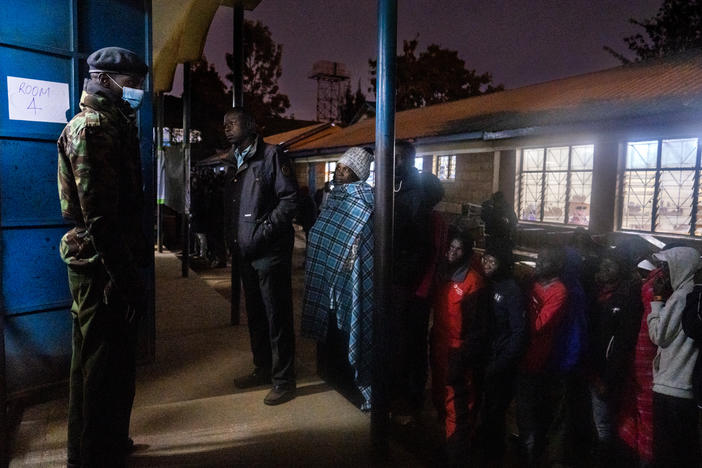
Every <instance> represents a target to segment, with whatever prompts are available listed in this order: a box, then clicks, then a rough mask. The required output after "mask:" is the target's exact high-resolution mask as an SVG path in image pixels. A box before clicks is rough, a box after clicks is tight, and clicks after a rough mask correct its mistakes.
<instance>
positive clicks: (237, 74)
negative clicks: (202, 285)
mask: <svg viewBox="0 0 702 468" xmlns="http://www.w3.org/2000/svg"><path fill="white" fill-rule="evenodd" d="M232 61H233V64H232V65H233V67H232V72H233V74H234V77H233V79H232V107H244V5H243V3H242V2H240V1H237V2H236V3H235V4H234V34H233V36H232ZM236 249H237V247H235V246H234V247H232V281H231V288H232V291H231V292H232V299H231V304H230V311H229V315H230V319H229V322H230V323H231V324H232V325H239V323H240V321H241V320H240V313H241V311H240V310H239V302H240V300H241V277H240V275H239V261H238V256H237V252H236Z"/></svg>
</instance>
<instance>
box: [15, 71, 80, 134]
mask: <svg viewBox="0 0 702 468" xmlns="http://www.w3.org/2000/svg"><path fill="white" fill-rule="evenodd" d="M7 103H8V105H9V107H10V119H11V120H31V121H34V122H56V123H66V111H67V110H68V108H69V107H70V104H69V94H68V83H58V82H56V81H42V80H32V79H30V78H18V77H16V76H8V77H7Z"/></svg>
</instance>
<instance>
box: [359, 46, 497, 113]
mask: <svg viewBox="0 0 702 468" xmlns="http://www.w3.org/2000/svg"><path fill="white" fill-rule="evenodd" d="M418 38H419V35H417V36H416V37H415V38H414V39H412V40H411V41H407V40H405V41H403V46H402V55H398V56H397V98H396V108H397V110H398V111H400V110H405V109H412V108H415V107H424V106H428V105H431V104H438V103H441V102H448V101H455V100H457V99H463V98H467V97H470V96H477V95H480V94H486V93H491V92H494V91H501V90H503V89H504V86H502V85H493V84H492V75H491V74H490V73H482V74H478V73H477V72H476V71H475V70H469V69H467V68H466V64H465V61H463V60H462V59H461V58H460V57H459V56H458V52H457V51H455V50H450V49H445V48H442V47H441V46H439V45H437V44H431V45H429V46H428V47H427V50H426V51H423V52H421V53H420V54H419V56H417V52H416V51H417V45H418V40H417V39H418ZM368 63H369V65H370V74H371V88H370V89H369V91H371V92H372V93H373V94H374V95H375V93H376V86H377V84H376V81H377V80H376V71H377V66H378V63H377V61H376V60H369V61H368Z"/></svg>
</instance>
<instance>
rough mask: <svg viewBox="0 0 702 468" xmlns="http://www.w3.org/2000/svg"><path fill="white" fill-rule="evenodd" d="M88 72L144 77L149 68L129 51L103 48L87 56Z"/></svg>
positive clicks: (117, 48) (119, 48)
mask: <svg viewBox="0 0 702 468" xmlns="http://www.w3.org/2000/svg"><path fill="white" fill-rule="evenodd" d="M88 66H89V67H90V70H89V72H90V73H93V72H112V73H120V74H127V75H141V76H143V75H146V72H147V71H148V70H149V67H147V66H146V64H145V63H144V61H143V60H142V59H141V58H140V57H139V56H138V55H137V54H135V53H134V52H132V51H131V50H127V49H123V48H121V47H104V48H102V49H99V50H96V51H95V52H93V53H92V54H90V56H88Z"/></svg>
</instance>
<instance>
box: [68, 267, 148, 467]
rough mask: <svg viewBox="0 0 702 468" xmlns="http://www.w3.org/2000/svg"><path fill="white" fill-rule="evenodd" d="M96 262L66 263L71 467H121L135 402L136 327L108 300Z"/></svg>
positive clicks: (121, 307)
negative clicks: (70, 349)
mask: <svg viewBox="0 0 702 468" xmlns="http://www.w3.org/2000/svg"><path fill="white" fill-rule="evenodd" d="M107 281H108V276H107V273H106V272H105V270H104V268H103V266H102V265H101V264H94V265H90V266H87V267H71V266H69V267H68V283H69V286H70V289H71V295H72V297H73V305H72V307H71V315H72V317H73V355H72V358H71V373H70V395H69V405H68V462H69V465H70V466H73V465H75V466H83V467H93V466H99V467H108V466H110V467H111V466H124V464H125V448H126V445H125V444H126V442H127V439H128V437H129V418H130V415H131V410H132V403H133V401H134V378H135V348H136V329H135V328H136V327H134V325H129V324H128V323H127V321H126V320H125V318H124V316H125V312H126V305H115V304H111V305H107V304H105V301H104V298H103V296H104V293H103V291H104V288H105V285H106V284H107Z"/></svg>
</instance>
